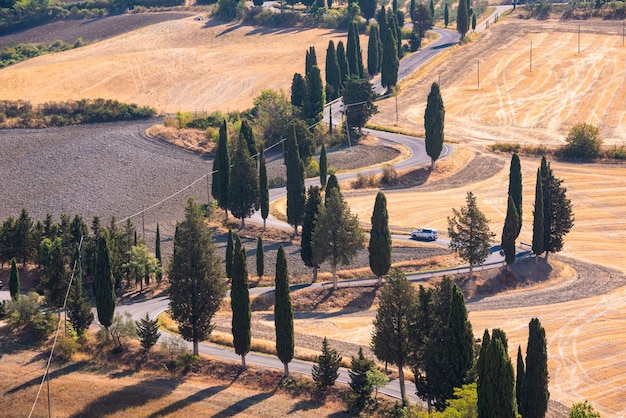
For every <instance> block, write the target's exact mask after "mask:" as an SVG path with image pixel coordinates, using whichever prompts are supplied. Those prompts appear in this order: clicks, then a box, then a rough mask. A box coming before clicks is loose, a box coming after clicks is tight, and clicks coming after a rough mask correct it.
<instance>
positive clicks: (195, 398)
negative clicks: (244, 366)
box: [148, 385, 228, 418]
mask: <svg viewBox="0 0 626 418" xmlns="http://www.w3.org/2000/svg"><path fill="white" fill-rule="evenodd" d="M226 388H228V386H224V385H222V386H211V387H208V388H206V389H202V390H201V391H199V392H196V393H194V394H193V395H191V396H188V397H186V398H185V399H181V400H179V401H176V402H174V403H173V404H170V405H168V406H166V407H165V408H162V409H160V410H158V411H156V412H154V413H152V414H150V415H148V418H156V417H163V416H168V415H170V414H175V413H176V412H178V411H180V410H181V409H184V408H186V407H188V406H190V405H192V404H194V403H198V402H201V401H203V400H205V399H208V398H210V397H211V396H213V395H216V394H218V393H219V392H221V391H223V390H224V389H226Z"/></svg>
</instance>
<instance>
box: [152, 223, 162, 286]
mask: <svg viewBox="0 0 626 418" xmlns="http://www.w3.org/2000/svg"><path fill="white" fill-rule="evenodd" d="M154 256H155V257H156V259H157V260H158V262H159V269H158V271H157V274H156V281H157V283H158V284H161V280H162V279H163V258H162V257H161V231H160V229H159V224H158V223H157V226H156V237H155V239H154Z"/></svg>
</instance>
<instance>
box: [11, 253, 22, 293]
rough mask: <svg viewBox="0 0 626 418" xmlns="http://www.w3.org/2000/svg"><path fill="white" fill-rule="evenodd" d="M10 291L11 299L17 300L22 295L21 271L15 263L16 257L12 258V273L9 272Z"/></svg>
mask: <svg viewBox="0 0 626 418" xmlns="http://www.w3.org/2000/svg"><path fill="white" fill-rule="evenodd" d="M9 293H10V294H11V299H13V300H17V299H19V297H20V272H19V270H18V269H17V265H16V264H15V258H12V259H11V273H9Z"/></svg>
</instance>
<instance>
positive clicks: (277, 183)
mask: <svg viewBox="0 0 626 418" xmlns="http://www.w3.org/2000/svg"><path fill="white" fill-rule="evenodd" d="M285 184H286V183H285V179H284V178H283V177H281V176H276V177H273V178H271V179H270V181H269V187H270V189H273V188H276V187H283V186H284V185H285Z"/></svg>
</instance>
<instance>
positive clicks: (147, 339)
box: [135, 312, 161, 354]
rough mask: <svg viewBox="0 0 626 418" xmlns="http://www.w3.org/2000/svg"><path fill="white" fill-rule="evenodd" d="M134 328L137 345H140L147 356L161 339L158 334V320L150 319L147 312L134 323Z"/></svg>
mask: <svg viewBox="0 0 626 418" xmlns="http://www.w3.org/2000/svg"><path fill="white" fill-rule="evenodd" d="M135 326H136V327H137V337H138V338H139V344H141V347H142V348H143V351H144V353H146V354H148V352H150V349H151V348H152V347H154V346H155V345H156V343H157V341H159V338H160V337H161V333H160V332H159V319H158V318H154V319H150V316H149V315H148V312H146V316H144V317H143V318H141V319H140V320H139V321H135Z"/></svg>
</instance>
